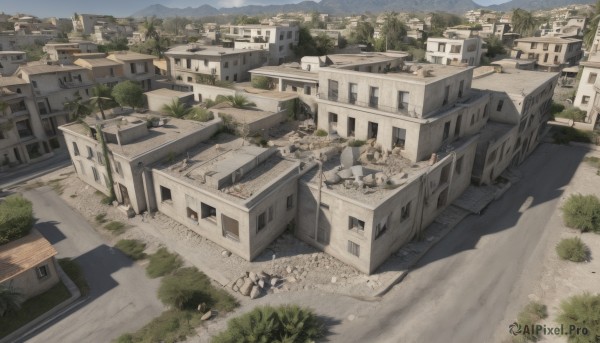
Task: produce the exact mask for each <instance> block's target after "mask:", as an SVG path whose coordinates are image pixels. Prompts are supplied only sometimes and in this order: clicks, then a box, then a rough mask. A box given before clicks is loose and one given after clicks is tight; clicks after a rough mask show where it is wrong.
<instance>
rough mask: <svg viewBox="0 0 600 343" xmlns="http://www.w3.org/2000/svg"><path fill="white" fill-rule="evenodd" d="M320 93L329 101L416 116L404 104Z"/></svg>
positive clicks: (320, 95) (321, 96) (322, 97)
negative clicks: (397, 105) (391, 103)
mask: <svg viewBox="0 0 600 343" xmlns="http://www.w3.org/2000/svg"><path fill="white" fill-rule="evenodd" d="M318 95H319V98H321V99H327V100H329V101H335V102H339V103H343V104H350V105H354V106H359V107H365V108H372V109H377V110H381V111H384V112H391V113H396V114H400V115H403V116H407V117H415V116H416V113H415V112H414V111H410V112H409V111H408V109H407V108H406V107H405V106H403V107H402V108H399V107H395V106H386V105H382V104H380V103H373V102H370V101H360V100H357V99H353V98H342V97H340V96H339V95H338V96H337V97H335V96H329V94H327V93H319V94H318Z"/></svg>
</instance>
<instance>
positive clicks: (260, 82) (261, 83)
mask: <svg viewBox="0 0 600 343" xmlns="http://www.w3.org/2000/svg"><path fill="white" fill-rule="evenodd" d="M252 87H254V88H258V89H271V80H269V78H268V77H266V76H255V77H253V78H252Z"/></svg>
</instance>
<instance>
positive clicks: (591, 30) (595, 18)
mask: <svg viewBox="0 0 600 343" xmlns="http://www.w3.org/2000/svg"><path fill="white" fill-rule="evenodd" d="M595 8H596V10H595V12H594V13H593V14H592V17H591V19H590V21H589V24H588V28H587V31H586V33H585V35H584V36H583V44H584V45H585V48H586V49H587V50H589V49H590V48H591V47H592V45H593V44H594V37H596V31H598V22H600V0H598V1H596V7H595Z"/></svg>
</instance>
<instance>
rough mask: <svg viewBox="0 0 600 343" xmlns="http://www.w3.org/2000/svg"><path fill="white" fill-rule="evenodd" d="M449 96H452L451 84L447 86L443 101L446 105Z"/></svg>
mask: <svg viewBox="0 0 600 343" xmlns="http://www.w3.org/2000/svg"><path fill="white" fill-rule="evenodd" d="M449 98H450V86H446V89H445V90H444V102H443V103H442V105H446V104H447V103H448V99H449Z"/></svg>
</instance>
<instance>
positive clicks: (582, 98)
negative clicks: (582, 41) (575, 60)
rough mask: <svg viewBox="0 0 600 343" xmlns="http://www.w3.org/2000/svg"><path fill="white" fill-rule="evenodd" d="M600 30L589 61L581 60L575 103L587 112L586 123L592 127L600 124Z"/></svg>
mask: <svg viewBox="0 0 600 343" xmlns="http://www.w3.org/2000/svg"><path fill="white" fill-rule="evenodd" d="M599 46H600V30H598V31H597V32H596V36H595V37H594V41H593V44H592V47H591V48H590V53H589V55H588V59H587V61H584V62H581V63H580V65H581V66H583V70H582V71H581V78H580V79H579V85H578V87H577V94H576V95H575V100H574V101H573V105H574V106H576V107H579V108H580V109H582V110H584V111H586V112H587V116H586V120H585V121H586V123H587V124H590V127H591V128H597V126H598V125H600V115H599V112H600V94H599V93H600V80H599V79H598V75H599V74H600V52H599V51H598V48H599Z"/></svg>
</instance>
